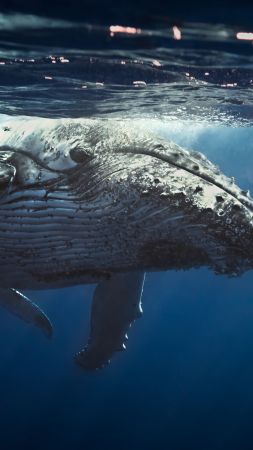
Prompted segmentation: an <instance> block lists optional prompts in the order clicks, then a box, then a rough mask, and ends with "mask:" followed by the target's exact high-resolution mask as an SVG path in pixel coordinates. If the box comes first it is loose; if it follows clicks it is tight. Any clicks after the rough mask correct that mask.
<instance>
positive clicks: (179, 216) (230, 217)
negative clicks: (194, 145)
mask: <svg viewBox="0 0 253 450" xmlns="http://www.w3.org/2000/svg"><path fill="white" fill-rule="evenodd" d="M0 215H1V224H0V304H2V305H3V306H4V307H5V308H7V309H8V310H9V311H11V312H13V313H15V314H17V315H19V316H20V317H21V318H22V319H24V320H26V321H28V322H32V323H34V324H35V325H37V326H38V327H39V328H41V329H42V331H44V332H45V333H46V334H47V335H49V336H50V335H51V334H52V325H51V323H50V321H49V319H48V318H47V317H46V316H45V314H44V313H43V312H42V311H41V310H40V309H39V308H38V307H37V306H36V305H35V304H34V303H32V302H31V301H30V300H29V299H27V298H26V297H24V296H23V295H22V294H21V293H20V292H19V289H20V290H22V289H49V288H52V287H64V286H68V285H74V284H84V283H95V284H97V288H96V290H95V294H94V300H93V306H92V314H91V330H90V338H89V342H88V345H87V346H86V348H85V349H84V350H82V351H81V352H79V353H78V355H77V357H76V360H77V362H78V363H79V364H80V365H82V366H84V367H86V368H91V369H93V368H97V367H101V366H103V365H104V364H105V363H106V362H107V361H108V360H109V359H110V358H111V356H112V355H113V353H114V352H115V351H116V350H119V349H122V348H124V347H125V334H126V332H127V330H128V328H129V325H130V324H131V322H132V321H134V320H135V319H136V318H137V317H139V316H140V314H141V295H142V289H143V283H144V274H145V272H147V271H155V270H169V269H188V268H192V267H201V266H207V267H209V268H210V269H211V270H213V271H214V272H215V273H217V274H227V275H230V276H237V275H240V274H241V273H243V272H245V271H246V270H249V269H251V268H252V267H253V245H252V242H253V240H252V236H253V234H252V231H253V229H252V228H253V220H252V219H253V201H252V199H251V197H250V195H249V193H248V192H246V191H244V190H242V189H240V188H239V187H238V186H237V185H236V184H235V183H234V180H233V179H230V178H228V177H226V176H225V175H224V174H222V173H221V172H220V170H219V169H218V168H217V167H216V166H215V165H213V164H212V163H211V162H210V161H209V160H208V159H207V158H205V157H204V156H203V155H202V154H200V153H198V152H194V151H188V150H185V149H182V148H181V147H179V146H177V145H176V144H175V143H173V142H168V141H166V140H163V139H161V138H160V137H159V136H156V135H155V133H151V132H149V131H148V130H147V129H146V128H145V129H144V128H143V127H140V126H138V125H137V124H135V123H134V121H127V120H116V119H114V120H113V119H106V120H104V119H42V118H26V117H23V118H19V119H16V120H13V121H12V122H10V124H9V125H8V126H7V125H6V126H3V127H2V129H1V130H0Z"/></svg>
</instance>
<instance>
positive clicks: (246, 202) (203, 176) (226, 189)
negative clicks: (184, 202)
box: [124, 149, 253, 212]
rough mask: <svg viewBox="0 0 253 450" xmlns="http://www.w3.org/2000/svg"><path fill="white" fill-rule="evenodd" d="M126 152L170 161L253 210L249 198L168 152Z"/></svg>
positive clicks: (174, 165)
mask: <svg viewBox="0 0 253 450" xmlns="http://www.w3.org/2000/svg"><path fill="white" fill-rule="evenodd" d="M124 153H138V154H142V155H148V156H151V157H153V158H156V159H159V160H160V161H163V162H166V163H169V164H170V165H171V166H173V167H176V168H177V169H182V170H185V171H186V172H188V173H190V174H191V175H194V176H196V177H198V178H200V179H202V180H204V181H206V182H208V183H210V184H212V185H213V186H217V187H218V188H220V189H222V190H223V191H224V192H226V193H227V194H229V195H231V196H232V197H234V198H235V199H236V200H237V201H238V202H240V203H241V204H242V205H243V206H244V207H246V208H247V209H248V210H250V211H251V212H253V203H252V202H251V201H250V200H249V199H246V198H245V199H243V198H238V196H237V195H236V193H235V192H233V191H232V190H231V189H229V187H226V186H224V185H223V184H222V183H220V182H219V181H217V180H215V179H214V178H213V177H212V176H210V175H208V174H203V173H197V171H196V170H193V169H191V168H190V167H186V166H185V165H183V164H180V163H178V162H175V161H173V160H172V158H171V157H170V156H168V155H166V154H163V153H160V152H157V151H154V150H140V149H138V151H131V150H125V151H124ZM197 164H199V162H198V163H196V165H197Z"/></svg>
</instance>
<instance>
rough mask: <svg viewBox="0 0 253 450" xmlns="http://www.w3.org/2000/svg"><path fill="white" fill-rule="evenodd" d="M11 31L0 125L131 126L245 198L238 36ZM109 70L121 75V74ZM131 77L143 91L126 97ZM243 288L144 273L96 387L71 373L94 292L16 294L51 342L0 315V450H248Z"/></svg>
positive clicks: (250, 411)
mask: <svg viewBox="0 0 253 450" xmlns="http://www.w3.org/2000/svg"><path fill="white" fill-rule="evenodd" d="M23 20H24V25H22V27H19V26H18V24H19V23H20V22H21V18H20V17H18V19H17V21H16V22H15V21H13V19H12V20H9V18H8V16H3V18H2V25H1V27H2V35H1V43H2V46H1V49H0V60H1V61H2V62H4V63H5V64H3V65H0V90H1V97H0V106H1V110H0V112H1V113H2V116H1V120H2V121H3V122H5V121H6V120H12V118H13V116H19V115H29V116H40V117H90V116H92V117H107V116H108V117H116V118H118V117H125V118H126V119H130V118H134V120H136V121H137V120H140V121H145V123H146V124H147V127H148V128H153V129H154V131H155V132H156V133H158V134H160V135H161V136H163V137H165V138H167V139H172V140H174V141H175V142H177V143H179V144H180V145H182V146H184V147H187V148H193V149H194V150H199V151H202V152H203V153H205V154H206V155H207V156H208V158H209V159H210V160H212V161H214V162H215V163H217V164H218V165H219V166H220V168H221V169H222V171H223V172H225V173H226V174H228V175H230V176H235V177H236V182H237V183H238V184H239V185H241V186H242V187H243V188H249V189H251V191H252V190H253V169H252V167H253V151H252V150H253V147H252V142H253V129H252V80H253V69H252V64H253V59H252V51H253V47H252V43H251V42H250V41H249V42H241V41H239V40H237V39H236V37H235V35H236V32H237V31H239V27H238V28H237V27H234V28H233V27H232V26H225V25H221V26H219V27H216V28H212V27H211V25H209V26H208V25H201V24H186V25H185V26H183V27H182V36H183V37H184V36H185V40H184V39H182V40H181V41H180V42H176V41H175V40H173V39H172V35H171V30H170V34H168V30H167V29H166V30H165V29H162V30H160V31H159V30H157V29H155V30H153V31H152V30H151V31H150V34H147V33H146V34H145V30H144V31H143V34H142V35H141V36H139V37H138V36H135V37H129V36H124V35H123V36H122V35H120V36H116V37H115V40H113V37H110V36H108V28H106V29H105V28H103V27H102V28H99V29H93V28H92V29H91V31H87V29H85V27H83V28H82V29H81V31H80V29H78V33H79V34H78V33H77V32H76V31H75V27H74V26H72V25H71V23H69V24H68V25H66V23H65V24H59V23H58V25H57V23H54V24H53V31H52V27H51V25H50V26H49V24H48V23H44V22H42V23H41V22H36V26H35V28H32V29H31V28H29V22H30V19H29V20H28V21H27V19H26V18H25V16H24V17H23ZM36 20H37V19H36ZM3 24H4V25H3ZM13 24H14V25H13ZM130 25H131V24H130ZM4 27H5V28H4ZM50 27H51V28H50ZM57 27H58V28H59V29H58V28H57ZM38 29H39V31H38ZM69 29H71V31H68V30H69ZM57 30H58V31H57ZM204 30H205V33H206V34H205V36H203V33H204ZM240 30H241V28H240ZM157 31H159V33H160V34H159V33H158V34H157ZM68 33H73V35H72V34H68ZM80 33H81V34H80ZM194 33H195V34H194ZM70 36H73V40H72V41H69V39H68V38H69V37H70ZM196 36H197V37H196ZM52 55H55V58H56V61H57V62H56V63H55V64H52ZM62 55H64V58H65V59H68V61H69V62H66V63H65V64H64V63H62V62H61V60H60V59H59V58H60V56H62ZM94 57H95V58H102V62H101V63H100V65H98V64H97V63H95V64H94V65H92V61H90V58H94ZM50 58H51V59H50ZM87 58H88V59H87ZM28 60H33V61H28ZM88 60H89V64H88V63H87V61H88ZM119 60H120V61H122V60H123V61H125V62H129V63H131V64H132V62H133V61H135V62H134V63H133V64H136V66H135V67H134V70H133V68H132V66H129V67H130V68H129V72H127V75H126V74H124V75H122V72H120V71H119V72H117V70H118V69H119V64H120V63H119ZM154 60H159V61H160V63H161V66H162V68H161V69H159V74H158V75H157V72H154V69H155V67H157V66H156V65H154V64H153V63H152V61H154ZM136 61H137V62H136ZM108 63H111V66H108ZM143 67H147V70H149V69H152V70H150V71H149V72H148V75H147V72H145V73H143V71H142V68H143ZM2 69H3V70H2ZM186 72H187V73H189V77H190V76H192V77H194V79H188V78H185V73H186ZM207 72H209V74H211V75H205V73H207ZM101 74H102V75H101ZM45 76H46V77H51V78H52V79H45ZM101 76H102V77H104V78H103V79H101V78H100V77H101ZM140 76H141V77H142V78H141V80H146V87H136V86H134V85H133V81H135V80H140V78H139V77H140ZM208 76H211V77H212V79H211V81H210V82H209V81H208V83H207V84H205V83H206V81H205V80H206V78H205V77H208ZM145 77H146V78H145ZM157 77H158V78H157ZM182 77H184V78H182ZM187 77H188V75H187ZM203 80H204V83H203ZM51 82H52V83H51ZM96 82H99V83H100V82H103V83H104V85H103V86H101V85H96ZM50 83H51V84H50ZM233 83H236V85H233ZM83 85H85V86H87V87H86V88H82V86H83ZM252 280H253V274H252V271H249V272H248V273H246V274H244V275H243V276H241V277H240V278H227V277H222V276H215V275H214V274H213V273H212V272H210V271H208V270H207V269H204V268H203V269H199V270H189V271H185V272H184V271H181V272H173V271H171V272H164V273H163V272H161V273H150V274H148V275H147V278H146V283H145V288H144V294H143V310H144V314H143V317H142V318H141V319H140V320H137V321H136V322H135V323H134V325H133V326H132V327H131V329H130V332H129V340H128V343H127V350H126V351H125V352H122V353H119V354H118V355H117V356H116V357H115V358H114V359H113V360H112V362H111V364H110V365H109V366H108V367H106V368H105V369H104V370H101V371H97V372H85V371H84V370H81V369H80V368H79V367H77V366H76V365H75V363H74V361H73V355H74V354H75V352H76V351H78V350H79V349H81V348H82V346H83V344H84V342H85V341H86V339H87V336H88V329H89V313H90V306H91V299H92V293H93V291H94V286H77V287H71V288H67V289H58V290H50V291H31V292H28V291H27V292H26V294H27V295H28V296H29V297H30V298H31V299H32V300H34V301H36V302H37V303H38V305H40V307H41V308H43V310H44V311H45V312H46V313H47V314H48V316H49V317H50V319H51V320H52V322H53V324H54V336H53V339H52V340H51V341H47V340H45V338H44V336H42V335H40V333H39V332H37V330H34V329H33V328H32V327H29V326H27V325H25V324H24V323H22V322H20V321H19V320H18V319H17V318H15V317H12V316H10V315H8V314H7V313H6V312H5V311H2V310H1V311H0V340H1V343H2V345H1V347H0V359H1V370H0V390H1V393H0V406H1V416H0V417H1V420H0V437H1V444H0V445H1V449H3V450H7V449H11V450H12V449H13V450H14V449H26V450H30V449H36V450H40V449H43V450H44V449H46V450H51V449H57V450H58V449H62V450H65V449H68V450H69V449H74V450H79V449H80V450H81V449H88V450H102V449H107V448H108V449H111V450H114V449H115V450H116V449H117V450H118V449H120V450H130V449H131V450H135V449H138V450H142V449H143V450H144V449H145V450H155V449H159V450H160V449H170V450H181V449H183V450H190V449H194V450H224V449H225V450H248V449H249V450H250V449H252V446H253V431H252V415H253V383H252V379H253V352H252V348H253V283H252Z"/></svg>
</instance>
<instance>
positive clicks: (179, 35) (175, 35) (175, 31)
mask: <svg viewBox="0 0 253 450" xmlns="http://www.w3.org/2000/svg"><path fill="white" fill-rule="evenodd" d="M172 32H173V39H176V41H180V39H182V33H181V30H180V29H179V28H178V27H177V26H176V25H174V27H172Z"/></svg>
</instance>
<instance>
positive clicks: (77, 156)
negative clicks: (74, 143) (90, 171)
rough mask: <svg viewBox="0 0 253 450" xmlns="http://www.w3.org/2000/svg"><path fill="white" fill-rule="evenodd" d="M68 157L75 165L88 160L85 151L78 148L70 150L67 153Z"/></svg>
mask: <svg viewBox="0 0 253 450" xmlns="http://www.w3.org/2000/svg"><path fill="white" fill-rule="evenodd" d="M69 155H70V158H71V159H72V161H74V162H76V163H84V162H85V161H87V160H88V159H90V157H89V156H88V155H87V153H86V152H85V150H84V149H83V148H79V147H76V148H72V149H71V150H70V152H69Z"/></svg>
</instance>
